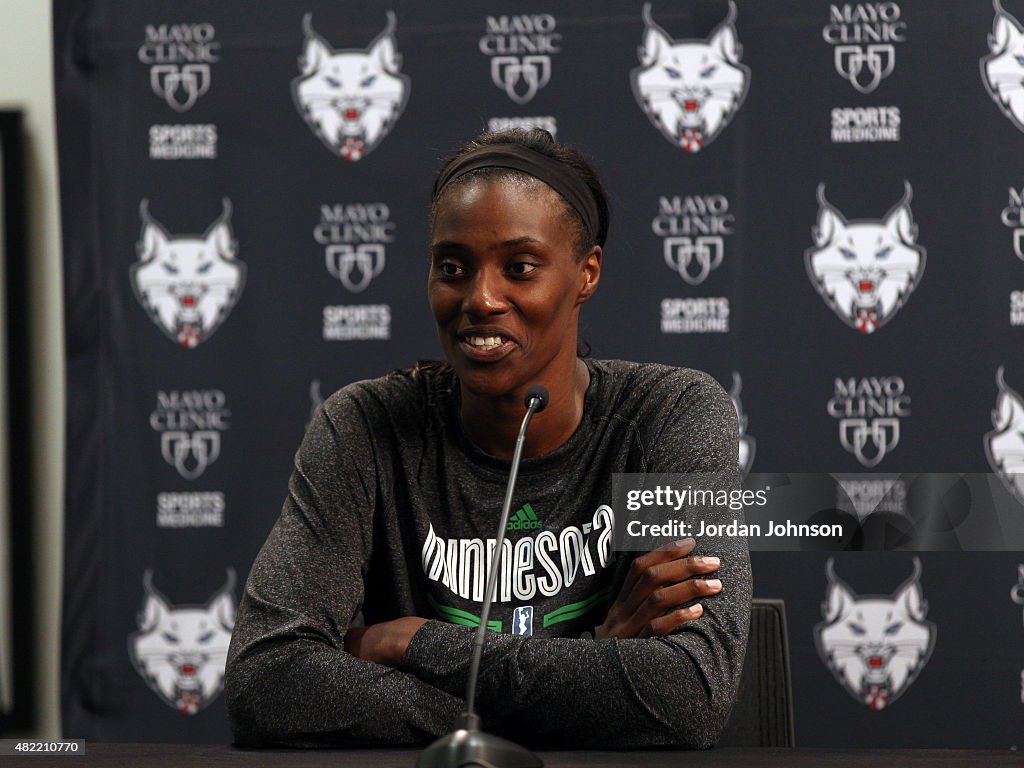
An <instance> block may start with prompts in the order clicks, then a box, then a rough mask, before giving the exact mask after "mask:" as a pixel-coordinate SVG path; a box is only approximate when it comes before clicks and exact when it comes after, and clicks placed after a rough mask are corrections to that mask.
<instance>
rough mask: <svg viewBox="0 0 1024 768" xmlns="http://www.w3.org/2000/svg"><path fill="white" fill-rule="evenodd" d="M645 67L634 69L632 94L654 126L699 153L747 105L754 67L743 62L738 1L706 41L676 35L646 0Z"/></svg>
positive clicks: (641, 55)
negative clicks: (658, 20) (654, 14)
mask: <svg viewBox="0 0 1024 768" xmlns="http://www.w3.org/2000/svg"><path fill="white" fill-rule="evenodd" d="M643 19H644V25H645V29H644V37H643V44H642V45H641V46H640V48H639V49H637V54H638V56H639V58H640V64H641V66H639V67H637V68H636V69H634V70H633V71H632V73H631V75H630V76H631V78H632V83H633V95H634V96H636V100H637V102H638V103H639V104H640V107H641V108H642V109H643V110H644V112H646V113H647V117H649V118H650V120H651V122H652V123H654V126H655V127H656V128H657V129H658V130H659V131H661V133H662V135H663V136H664V137H665V138H666V139H668V140H669V141H670V142H671V143H672V144H675V145H677V146H679V147H681V148H682V149H683V151H685V152H699V151H700V150H701V149H703V148H704V146H705V145H706V144H710V143H711V142H712V141H714V140H715V138H716V137H717V136H718V134H719V133H721V132H722V129H723V128H725V126H726V125H728V124H729V121H730V120H731V119H732V116H733V115H734V114H736V110H738V109H739V108H740V106H741V105H742V104H743V100H744V99H745V98H746V96H747V87H748V86H749V85H750V69H749V68H748V67H747V66H745V65H743V64H740V56H741V55H742V53H743V46H742V45H740V44H739V42H738V41H737V39H736V27H734V26H733V22H734V21H735V20H736V5H735V3H733V2H731V0H730V2H729V15H728V16H727V17H726V19H725V21H723V22H722V23H721V24H719V25H718V27H717V28H716V29H715V31H714V32H712V33H711V36H710V37H709V38H708V39H707V40H673V39H672V38H671V37H669V36H668V35H667V34H666V33H665V30H663V29H662V28H661V27H659V26H658V25H657V24H655V23H654V19H653V18H652V17H651V4H650V3H644V7H643Z"/></svg>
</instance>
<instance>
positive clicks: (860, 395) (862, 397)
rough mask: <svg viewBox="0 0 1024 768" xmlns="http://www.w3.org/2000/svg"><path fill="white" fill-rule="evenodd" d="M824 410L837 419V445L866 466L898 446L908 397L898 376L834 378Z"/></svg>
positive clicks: (907, 406) (874, 462)
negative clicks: (832, 389)
mask: <svg viewBox="0 0 1024 768" xmlns="http://www.w3.org/2000/svg"><path fill="white" fill-rule="evenodd" d="M826 410H827V411H828V414H829V416H831V417H832V418H834V419H836V420H838V422H839V443H840V445H842V446H843V449H844V450H846V451H848V452H849V453H851V454H853V456H854V457H855V458H856V459H857V461H859V462H860V463H861V465H862V466H864V467H867V468H869V469H870V468H871V467H875V466H877V465H878V464H879V463H880V462H881V461H882V459H884V458H885V457H886V456H887V455H888V454H889V453H890V452H892V450H893V449H894V448H896V446H897V445H899V442H900V420H901V419H903V418H905V417H907V416H909V415H910V396H909V395H907V393H906V385H905V384H904V382H903V379H902V377H900V376H867V377H864V378H860V379H855V378H849V379H838V378H837V379H836V380H835V392H834V394H833V396H832V398H831V399H830V400H829V401H828V405H827V406H826Z"/></svg>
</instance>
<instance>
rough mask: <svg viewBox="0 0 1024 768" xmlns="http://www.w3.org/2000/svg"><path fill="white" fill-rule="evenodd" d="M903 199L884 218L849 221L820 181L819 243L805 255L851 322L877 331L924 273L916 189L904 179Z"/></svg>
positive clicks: (817, 282)
mask: <svg viewBox="0 0 1024 768" xmlns="http://www.w3.org/2000/svg"><path fill="white" fill-rule="evenodd" d="M904 185H905V186H904V194H903V200H901V201H900V202H899V203H897V204H896V206H895V207H893V208H892V210H890V211H889V212H888V213H887V214H886V215H885V218H884V219H882V220H881V221H874V220H863V221H852V222H848V221H847V220H846V219H845V218H844V217H843V214H841V213H840V212H839V211H838V210H836V209H835V208H833V207H832V206H831V205H829V202H828V201H827V200H826V199H825V185H824V184H821V185H819V186H818V206H819V207H818V224H817V226H815V227H814V228H813V229H812V230H811V231H812V235H813V237H814V247H812V248H809V249H807V251H806V252H805V254H804V259H805V261H806V265H807V274H808V276H809V277H810V278H811V284H812V285H813V286H814V288H815V290H817V291H818V293H820V294H821V298H823V299H824V300H825V303H826V304H828V305H829V306H830V307H831V308H832V310H833V311H834V312H835V313H836V314H837V315H839V317H840V319H841V320H842V321H843V322H844V323H846V324H847V325H848V326H850V327H851V328H856V329H857V330H858V331H860V332H861V333H874V332H875V331H877V330H878V329H879V328H881V327H882V326H883V325H885V324H886V323H887V322H889V320H891V319H892V316H893V315H894V314H896V310H898V309H899V308H900V307H902V306H903V304H904V303H906V301H907V297H909V296H910V293H911V291H913V290H914V288H916V287H917V284H918V283H919V282H920V281H921V275H922V274H923V273H924V265H925V249H924V248H922V247H921V246H919V245H915V243H916V241H917V225H916V224H915V223H914V218H913V215H912V214H911V212H910V199H911V197H912V195H913V190H912V189H911V187H910V184H909V182H904Z"/></svg>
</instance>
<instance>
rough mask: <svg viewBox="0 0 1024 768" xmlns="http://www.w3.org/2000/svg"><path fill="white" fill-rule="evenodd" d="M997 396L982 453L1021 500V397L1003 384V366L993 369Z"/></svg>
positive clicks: (1023, 485) (1023, 496) (1023, 465)
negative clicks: (990, 429)
mask: <svg viewBox="0 0 1024 768" xmlns="http://www.w3.org/2000/svg"><path fill="white" fill-rule="evenodd" d="M996 386H998V387H999V397H998V399H997V400H996V407H995V410H994V411H992V426H993V427H995V429H994V430H992V431H991V432H989V433H988V434H987V435H985V454H986V455H987V456H988V463H989V464H991V465H992V471H993V472H995V473H996V474H998V475H999V479H1000V480H1002V481H1003V484H1004V485H1005V486H1006V487H1007V489H1009V491H1010V493H1012V494H1013V495H1014V496H1015V497H1016V498H1017V499H1018V500H1019V501H1020V502H1021V503H1022V504H1024V400H1022V399H1021V396H1020V395H1018V394H1017V393H1016V392H1014V391H1013V390H1012V389H1010V387H1008V386H1007V385H1006V380H1005V379H1004V378H1003V369H1002V367H1000V368H999V370H998V371H997V372H996Z"/></svg>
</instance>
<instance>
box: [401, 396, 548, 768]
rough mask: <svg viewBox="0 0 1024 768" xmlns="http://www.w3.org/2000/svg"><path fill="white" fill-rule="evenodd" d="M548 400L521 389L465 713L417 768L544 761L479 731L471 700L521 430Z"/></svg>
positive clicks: (533, 766)
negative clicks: (522, 405) (520, 413)
mask: <svg viewBox="0 0 1024 768" xmlns="http://www.w3.org/2000/svg"><path fill="white" fill-rule="evenodd" d="M547 404H548V391H547V389H545V388H544V387H542V386H541V385H540V384H534V385H533V386H531V387H530V388H529V389H527V390H526V416H524V417H523V425H522V426H521V427H520V428H519V437H518V438H517V439H516V448H515V452H514V453H513V454H512V468H511V470H510V471H509V475H508V485H507V486H506V487H505V502H504V503H503V504H502V507H501V521H500V522H499V523H498V535H497V537H496V538H495V546H494V559H493V560H492V561H491V571H490V573H489V574H488V575H487V590H486V592H485V593H484V603H483V606H482V607H481V609H480V626H479V627H477V630H476V635H475V636H474V637H473V653H472V655H471V656H470V661H469V679H468V682H467V684H466V711H465V712H464V713H463V714H462V717H460V718H459V722H458V727H457V728H456V730H454V731H453V732H452V733H449V734H448V735H447V736H442V737H441V738H440V739H438V740H437V741H435V742H434V743H433V744H431V745H430V746H429V747H427V748H426V749H425V750H423V752H421V753H420V757H419V759H418V760H417V761H416V768H542V766H543V765H544V762H543V761H542V760H541V759H540V758H539V757H537V756H536V755H535V754H533V753H532V752H531V751H530V750H528V749H526V748H525V747H521V746H519V745H518V744H515V743H513V742H511V741H508V740H507V739H502V738H500V737H498V736H494V735H492V734H489V733H484V732H483V731H481V730H480V717H479V715H477V714H476V712H475V711H474V705H475V703H476V682H477V676H478V675H479V673H480V656H481V654H482V653H483V650H484V639H485V637H486V635H487V617H488V616H489V615H490V613H491V602H492V601H493V596H494V593H495V588H496V587H497V584H498V572H499V571H500V569H501V545H502V542H503V541H504V539H505V527H506V526H507V525H508V517H509V510H510V509H511V507H512V491H513V490H514V488H515V485H516V477H517V476H518V474H519V461H520V459H521V458H522V454H523V442H524V441H525V440H526V428H527V427H528V426H529V424H530V419H532V418H533V414H534V413H539V412H540V411H543V410H544V408H545V407H546V406H547Z"/></svg>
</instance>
